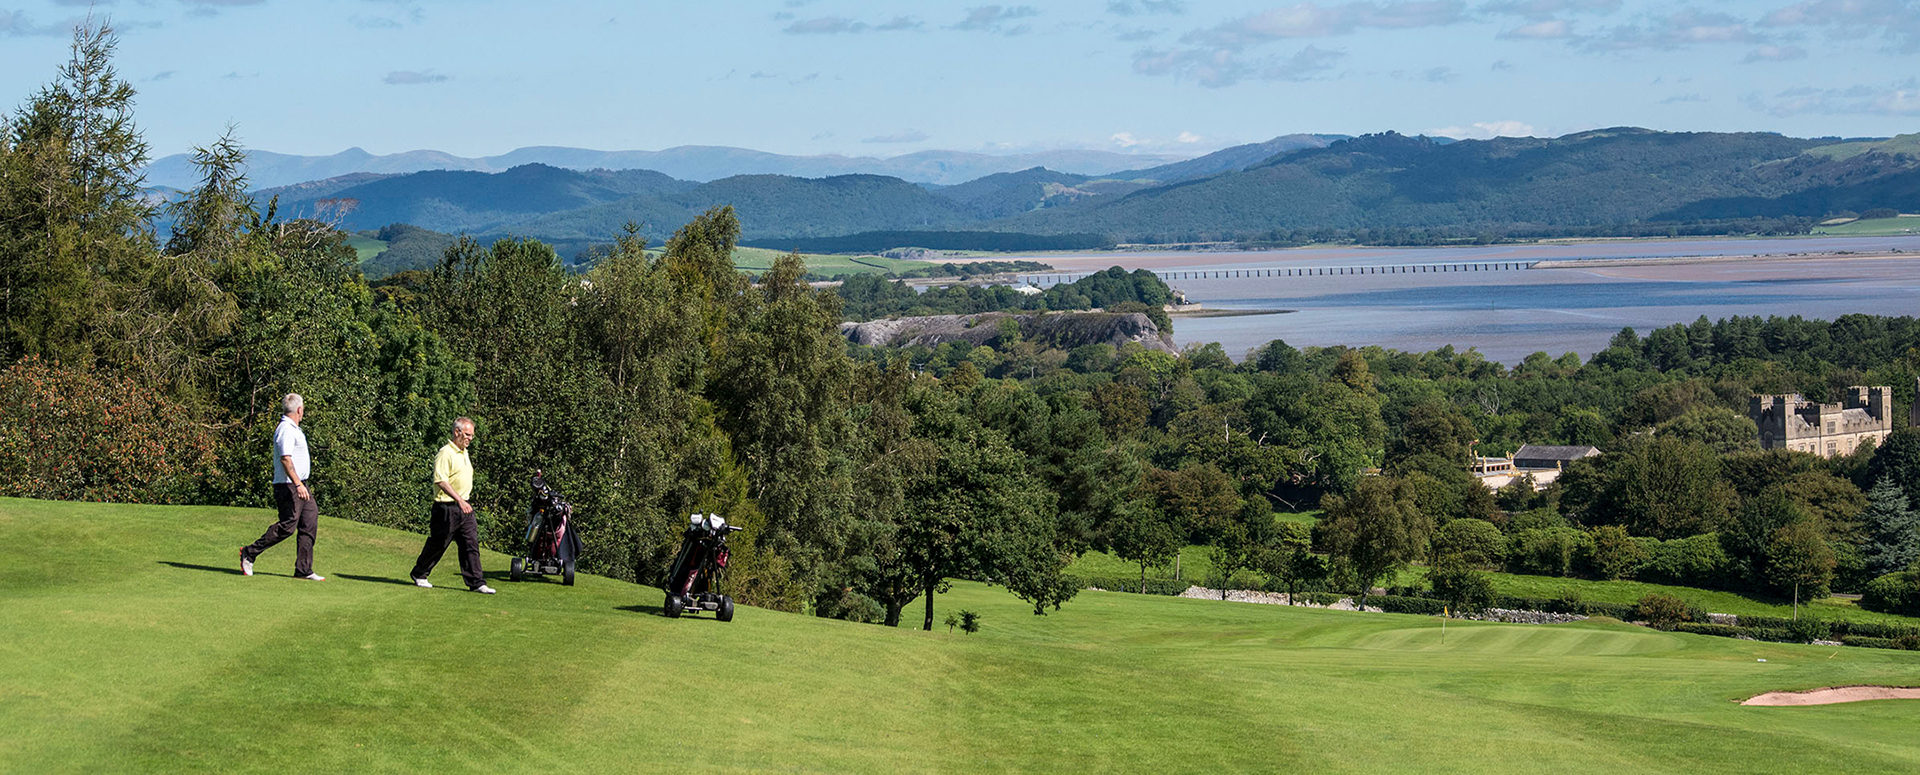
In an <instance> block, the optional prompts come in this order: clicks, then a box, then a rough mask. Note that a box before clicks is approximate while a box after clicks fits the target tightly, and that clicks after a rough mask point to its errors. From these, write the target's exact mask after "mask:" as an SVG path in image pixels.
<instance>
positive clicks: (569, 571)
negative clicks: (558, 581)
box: [561, 560, 573, 587]
mask: <svg viewBox="0 0 1920 775" xmlns="http://www.w3.org/2000/svg"><path fill="white" fill-rule="evenodd" d="M561 577H562V578H563V579H564V580H565V581H566V583H567V586H569V587H571V586H573V561H572V560H568V561H567V567H566V570H565V571H564V573H563V574H562V576H561Z"/></svg>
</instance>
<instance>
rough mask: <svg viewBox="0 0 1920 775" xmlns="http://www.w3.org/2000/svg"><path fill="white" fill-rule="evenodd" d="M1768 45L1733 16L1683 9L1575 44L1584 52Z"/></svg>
mask: <svg viewBox="0 0 1920 775" xmlns="http://www.w3.org/2000/svg"><path fill="white" fill-rule="evenodd" d="M1771 42H1772V41H1771V40H1769V36H1767V35H1764V34H1762V33H1758V32H1755V31H1754V30H1753V29H1752V28H1751V27H1750V26H1748V24H1747V23H1746V22H1745V21H1742V20H1740V19H1737V18H1735V17H1732V16H1728V15H1726V14H1721V13H1702V12H1700V11H1695V10H1692V9H1684V10H1681V11H1678V12H1676V13H1673V14H1671V15H1668V16H1657V17H1651V18H1649V19H1647V20H1646V21H1645V23H1636V24H1632V25H1625V26H1619V27H1612V28H1608V29H1606V30H1604V31H1602V32H1600V33H1598V34H1595V35H1591V36H1587V37H1584V38H1581V39H1579V41H1578V45H1579V46H1580V47H1581V48H1583V49H1586V50H1588V51H1628V50H1634V49H1652V50H1657V51H1674V50H1678V49H1682V48H1688V47H1692V46H1695V45H1700V44H1715V43H1741V44H1767V43H1771Z"/></svg>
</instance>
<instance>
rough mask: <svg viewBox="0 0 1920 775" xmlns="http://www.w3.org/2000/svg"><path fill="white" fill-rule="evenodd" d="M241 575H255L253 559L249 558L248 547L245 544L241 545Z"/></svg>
mask: <svg viewBox="0 0 1920 775" xmlns="http://www.w3.org/2000/svg"><path fill="white" fill-rule="evenodd" d="M240 575H242V576H251V575H253V561H252V560H249V559H247V548H246V547H244V546H242V547H240Z"/></svg>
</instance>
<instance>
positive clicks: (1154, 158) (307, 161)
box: [147, 135, 1324, 189]
mask: <svg viewBox="0 0 1920 775" xmlns="http://www.w3.org/2000/svg"><path fill="white" fill-rule="evenodd" d="M1297 137H1305V136H1304V135H1301V136H1297ZM1322 144H1324V143H1322ZM1186 158H1187V157H1184V156H1170V155H1165V154H1125V153H1110V152H1107V151H1088V150H1073V149H1066V150H1058V151H1041V152H1036V153H1021V154H1011V155H1005V156H997V155H993V154H984V153H969V152H965V151H920V152H918V153H909V154H906V155H903V156H893V157H889V158H884V159H882V158H875V157H870V156H841V155H838V154H829V155H822V156H786V155H783V154H777V153H767V152H765V151H755V150H749V149H746V148H728V147H723V146H705V145H683V146H679V147H675V148H668V149H666V150H663V151H594V150H588V149H585V148H559V147H548V146H539V147H531V148H520V149H517V150H514V151H511V152H508V153H505V154H501V155H499V156H483V157H480V158H466V157H462V156H454V155H452V154H449V153H443V152H441V151H407V152H405V153H394V154H386V155H380V156H376V155H374V154H371V153H367V152H366V151H364V150H361V149H359V148H348V149H347V150H344V151H341V152H339V153H336V154H333V155H331V156H293V155H288V154H283V153H273V152H272V151H249V152H248V153H247V179H248V181H249V182H250V183H251V184H252V185H253V186H254V187H255V188H277V187H281V186H289V185H293V184H296V183H305V182H309V181H315V180H325V179H328V178H335V177H340V176H342V175H351V174H355V173H369V172H370V173H376V174H387V175H392V174H406V173H412V172H425V171H428V170H456V171H467V172H505V171H507V170H509V169H512V168H514V167H519V166H522V165H527V164H545V165H547V166H550V167H559V168H562V169H573V170H593V169H603V170H653V171H655V172H660V173H664V174H666V175H669V176H672V177H675V178H679V179H681V180H691V181H696V182H705V181H709V180H718V179H720V178H726V177H732V176H735V175H791V176H795V177H803V178H820V177H828V176H832V175H885V176H888V177H895V178H899V179H901V180H906V181H910V182H913V183H933V184H939V185H950V184H954V183H963V182H966V181H969V180H973V179H975V178H978V177H982V176H985V175H992V174H994V173H997V172H1013V171H1015V170H1023V169H1027V168H1029V167H1048V168H1051V169H1056V170H1065V171H1068V172H1074V173H1080V174H1086V175H1107V174H1110V173H1114V172H1118V171H1121V170H1129V169H1136V168H1139V167H1141V166H1142V165H1149V166H1150V165H1162V164H1170V163H1177V162H1181V161H1184V160H1186ZM199 182H200V178H199V172H198V171H197V170H196V169H195V168H194V166H193V157H191V156H189V155H187V154H174V155H172V156H166V157H162V158H160V159H157V160H155V161H154V162H153V163H152V164H149V165H148V166H147V184H148V185H150V186H164V187H168V188H182V189H184V188H192V187H193V186H194V185H197V184H198V183H199Z"/></svg>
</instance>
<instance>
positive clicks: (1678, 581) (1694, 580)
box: [1639, 533, 1728, 587]
mask: <svg viewBox="0 0 1920 775" xmlns="http://www.w3.org/2000/svg"><path fill="white" fill-rule="evenodd" d="M1727 565H1728V560H1727V552H1726V550H1725V549H1722V548H1721V547H1720V536H1719V535H1717V534H1714V533H1702V534H1700V535H1697V536H1690V537H1687V538H1676V539H1674V540H1672V541H1662V542H1661V543H1660V546H1659V548H1657V549H1655V550H1653V554H1652V556H1650V557H1648V558H1647V561H1646V564H1645V565H1642V566H1641V567H1640V571H1639V576H1640V580H1641V581H1651V582H1654V583H1656V584H1675V585H1679V586H1685V587H1712V586H1720V585H1721V582H1722V581H1723V580H1724V579H1725V578H1726V571H1727Z"/></svg>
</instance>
